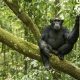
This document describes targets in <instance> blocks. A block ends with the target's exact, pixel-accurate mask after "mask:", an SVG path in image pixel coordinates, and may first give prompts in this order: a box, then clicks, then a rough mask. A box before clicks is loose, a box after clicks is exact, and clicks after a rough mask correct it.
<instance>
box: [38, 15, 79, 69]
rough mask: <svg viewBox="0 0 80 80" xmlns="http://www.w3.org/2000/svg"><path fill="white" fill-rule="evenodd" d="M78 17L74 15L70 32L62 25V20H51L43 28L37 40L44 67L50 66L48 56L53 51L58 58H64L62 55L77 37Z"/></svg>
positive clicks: (67, 51) (71, 46)
mask: <svg viewBox="0 0 80 80" xmlns="http://www.w3.org/2000/svg"><path fill="white" fill-rule="evenodd" d="M79 18H80V15H78V16H77V17H76V20H75V25H74V28H73V30H72V31H71V32H69V30H67V29H65V28H64V27H63V25H62V24H63V20H59V19H54V20H51V21H50V23H51V25H49V26H48V27H47V28H46V29H44V31H43V33H42V36H41V39H40V41H39V48H40V55H41V58H42V61H43V64H44V66H45V67H46V68H48V67H49V66H50V63H49V57H50V56H51V53H54V54H55V55H57V56H58V57H59V59H60V60H63V59H64V55H66V54H68V53H69V52H70V51H71V50H72V48H73V46H74V43H75V42H76V41H77V39H78V37H79Z"/></svg>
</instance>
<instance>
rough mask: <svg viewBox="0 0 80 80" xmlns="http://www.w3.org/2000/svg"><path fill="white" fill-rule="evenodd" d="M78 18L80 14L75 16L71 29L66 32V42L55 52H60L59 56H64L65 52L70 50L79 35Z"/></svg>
mask: <svg viewBox="0 0 80 80" xmlns="http://www.w3.org/2000/svg"><path fill="white" fill-rule="evenodd" d="M79 18H80V15H78V16H77V17H76V20H75V26H74V28H73V30H72V31H71V32H70V33H66V36H65V37H66V40H67V41H66V43H65V44H64V45H63V46H61V47H60V48H59V49H58V50H57V54H60V56H61V57H64V55H65V54H68V53H69V52H70V51H71V50H72V48H73V46H74V43H75V42H76V41H77V39H78V37H79Z"/></svg>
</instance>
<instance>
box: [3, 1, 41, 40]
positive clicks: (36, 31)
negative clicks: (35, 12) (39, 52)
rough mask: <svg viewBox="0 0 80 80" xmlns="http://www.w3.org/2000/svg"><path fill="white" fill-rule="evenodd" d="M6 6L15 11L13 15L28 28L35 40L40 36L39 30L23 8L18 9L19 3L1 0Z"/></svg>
mask: <svg viewBox="0 0 80 80" xmlns="http://www.w3.org/2000/svg"><path fill="white" fill-rule="evenodd" d="M3 1H4V2H5V3H6V4H7V5H8V7H9V8H10V9H11V10H12V11H13V12H14V13H15V15H16V16H17V17H18V18H19V19H20V20H21V21H22V22H23V23H24V24H25V25H26V26H27V27H29V28H30V30H31V31H32V33H33V34H34V36H35V38H36V39H37V41H38V40H39V38H40V32H39V29H38V27H37V26H36V25H35V24H34V23H33V21H32V20H31V18H30V17H29V16H28V15H26V14H25V12H24V11H23V10H21V9H20V7H19V5H18V4H17V3H15V2H13V1H10V0H9V1H8V0H3Z"/></svg>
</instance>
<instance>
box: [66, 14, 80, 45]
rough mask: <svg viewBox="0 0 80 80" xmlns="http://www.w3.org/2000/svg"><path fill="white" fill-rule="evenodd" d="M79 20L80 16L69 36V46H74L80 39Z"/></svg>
mask: <svg viewBox="0 0 80 80" xmlns="http://www.w3.org/2000/svg"><path fill="white" fill-rule="evenodd" d="M79 19H80V15H78V16H77V17H76V20H75V25H74V28H73V30H72V31H71V32H70V33H69V36H68V42H69V44H74V43H75V42H76V41H77V39H78V37H79V22H80V20H79Z"/></svg>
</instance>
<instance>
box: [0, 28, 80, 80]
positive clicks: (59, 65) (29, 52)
mask: <svg viewBox="0 0 80 80" xmlns="http://www.w3.org/2000/svg"><path fill="white" fill-rule="evenodd" d="M0 42H3V43H4V44H6V45H7V46H9V47H11V48H12V49H14V50H16V51H18V52H20V53H22V54H23V55H26V56H27V57H30V58H32V59H36V60H38V61H41V58H40V55H39V54H38V53H39V49H38V46H37V45H34V44H32V43H30V42H27V41H24V40H22V39H21V38H17V37H16V36H14V35H12V34H11V33H9V32H7V31H5V30H3V29H2V28H0ZM50 62H51V64H52V66H53V68H54V69H58V70H60V71H62V72H64V73H66V74H69V75H71V76H72V77H74V78H75V79H78V80H80V69H79V68H77V67H75V66H74V65H72V63H70V62H68V61H65V60H64V61H61V60H59V59H58V57H56V56H55V55H54V56H52V57H51V58H50Z"/></svg>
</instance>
